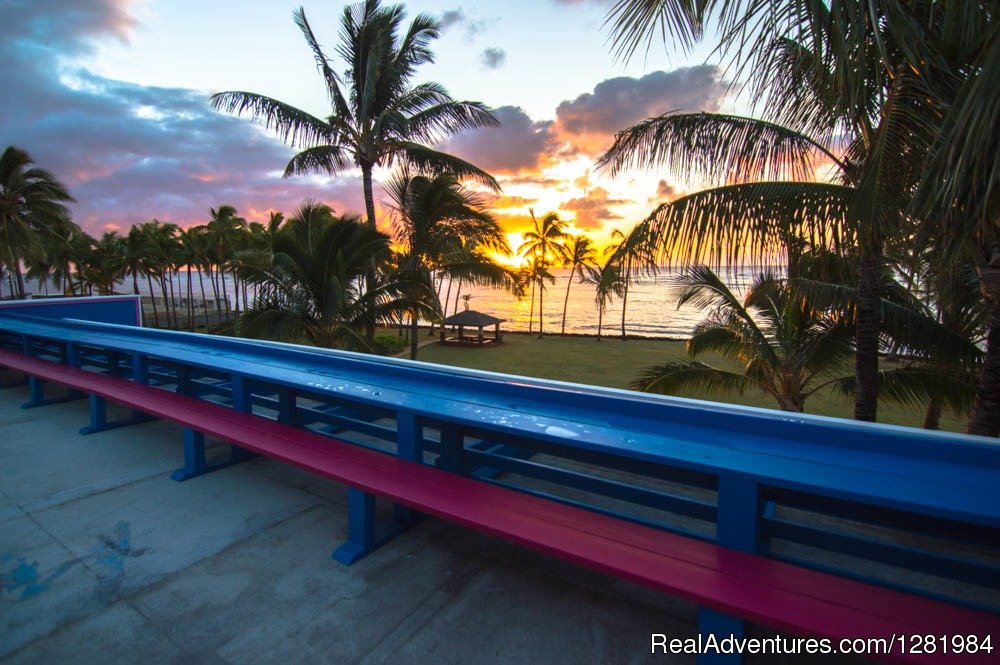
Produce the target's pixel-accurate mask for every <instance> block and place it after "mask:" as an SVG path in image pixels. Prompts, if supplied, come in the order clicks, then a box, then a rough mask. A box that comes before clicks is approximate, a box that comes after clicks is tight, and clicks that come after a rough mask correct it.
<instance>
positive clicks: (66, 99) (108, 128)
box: [0, 0, 363, 233]
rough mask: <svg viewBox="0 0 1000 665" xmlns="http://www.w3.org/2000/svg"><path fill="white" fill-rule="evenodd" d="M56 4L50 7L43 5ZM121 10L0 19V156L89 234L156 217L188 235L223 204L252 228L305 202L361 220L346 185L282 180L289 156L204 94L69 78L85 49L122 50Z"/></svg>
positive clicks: (22, 12)
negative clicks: (6, 153)
mask: <svg viewBox="0 0 1000 665" xmlns="http://www.w3.org/2000/svg"><path fill="white" fill-rule="evenodd" d="M54 4H55V5H58V6H57V7H53V5H54ZM133 24H134V21H133V20H132V18H131V17H130V16H129V15H128V13H127V11H126V10H125V3H124V2H119V1H115V0H95V1H93V2H88V3H78V2H75V1H73V0H54V1H53V2H46V3H44V6H43V3H37V4H35V3H19V4H16V5H15V6H14V7H13V8H11V7H10V6H9V5H8V6H7V7H6V8H5V9H4V10H3V15H2V16H0V56H2V58H3V61H4V62H5V63H9V64H8V66H5V67H3V68H2V69H0V89H3V90H4V91H5V92H6V93H7V94H5V95H3V97H0V118H2V122H0V149H2V147H5V146H7V145H17V146H18V147H21V148H23V149H25V150H27V151H28V152H29V153H31V154H32V156H33V157H34V158H35V161H36V162H37V163H38V164H39V165H40V166H41V167H43V168H46V169H49V170H50V171H52V172H53V173H55V174H56V176H57V177H58V178H60V179H61V180H62V181H63V182H64V183H65V184H66V185H67V186H68V187H69V189H70V191H71V193H72V194H73V196H74V197H75V198H76V199H77V203H76V204H74V205H72V206H71V210H72V212H73V214H74V219H75V220H76V221H77V222H78V223H79V224H81V225H82V226H83V227H84V228H85V229H87V230H88V231H89V232H90V233H99V232H101V231H102V230H103V229H104V228H105V227H108V226H110V227H118V228H125V227H127V226H129V225H130V224H132V223H134V222H139V221H145V220H148V219H150V218H153V217H156V218H158V219H161V220H163V221H171V222H176V223H180V224H184V225H186V224H189V223H195V222H201V221H204V220H205V219H206V218H207V215H208V209H209V208H210V207H217V206H219V205H221V204H227V203H228V204H232V205H235V206H237V207H238V208H239V210H240V212H241V213H243V214H244V215H247V216H250V217H251V218H262V217H264V216H265V215H266V212H267V211H268V210H273V209H278V210H284V211H286V212H291V211H292V210H293V209H294V208H295V207H297V206H298V205H299V204H300V203H301V202H302V201H303V200H304V199H305V198H307V197H315V198H317V199H319V200H321V201H324V202H327V203H329V204H330V205H331V206H333V207H334V209H335V210H337V211H339V212H347V211H352V210H353V211H356V210H362V209H363V201H362V197H361V187H360V184H359V182H358V180H359V179H357V178H350V177H339V178H336V179H326V178H318V177H310V178H301V177H300V178H293V179H288V180H284V179H282V178H281V177H280V172H281V171H282V170H283V169H284V166H285V164H286V163H287V161H288V159H289V157H290V156H291V155H292V150H291V149H290V148H288V147H286V146H284V145H282V144H281V143H280V142H278V141H277V139H274V138H272V137H270V136H268V135H266V134H265V133H264V132H263V131H262V130H261V129H260V128H259V127H256V126H255V125H253V124H252V123H250V122H248V121H246V120H242V119H239V118H234V117H230V116H225V115H222V114H219V113H216V112H215V111H214V110H212V108H211V107H210V106H209V103H208V96H209V95H208V93H207V92H204V91H200V90H191V89H185V88H162V87H150V86H142V85H137V84H133V83H126V82H122V81H115V80H112V79H107V78H103V77H100V76H96V75H94V74H92V73H90V72H88V71H86V70H82V69H76V70H73V69H68V68H67V67H66V66H65V64H64V62H65V61H64V58H66V57H67V56H71V55H76V54H80V53H85V52H87V51H88V50H89V49H90V45H91V44H92V43H93V41H94V40H96V39H100V38H106V37H109V36H111V37H116V38H119V39H127V36H128V32H129V30H130V29H131V28H132V26H133Z"/></svg>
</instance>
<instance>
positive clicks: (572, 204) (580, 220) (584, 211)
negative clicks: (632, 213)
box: [559, 187, 631, 229]
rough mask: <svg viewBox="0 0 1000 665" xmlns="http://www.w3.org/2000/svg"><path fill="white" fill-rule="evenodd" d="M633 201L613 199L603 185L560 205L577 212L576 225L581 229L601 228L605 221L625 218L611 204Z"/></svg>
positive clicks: (561, 207)
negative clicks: (612, 208)
mask: <svg viewBox="0 0 1000 665" xmlns="http://www.w3.org/2000/svg"><path fill="white" fill-rule="evenodd" d="M626 203H631V201H627V200H626V199H612V198H609V196H608V191H607V190H606V189H604V188H603V187H594V188H593V189H591V190H588V191H587V193H586V194H584V195H583V196H582V197H580V198H576V199H570V200H569V201H566V202H565V203H563V204H561V205H560V206H559V209H560V210H568V211H570V212H573V213H575V214H576V226H577V227H578V228H581V229H599V228H601V227H602V226H603V225H604V222H608V221H611V220H613V219H623V217H622V216H621V215H619V214H618V213H616V212H614V211H613V210H611V206H618V205H624V204H626Z"/></svg>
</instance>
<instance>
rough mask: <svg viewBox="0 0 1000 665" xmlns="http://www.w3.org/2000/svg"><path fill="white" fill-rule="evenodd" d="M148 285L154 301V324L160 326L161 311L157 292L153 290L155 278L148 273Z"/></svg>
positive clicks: (150, 296)
mask: <svg viewBox="0 0 1000 665" xmlns="http://www.w3.org/2000/svg"><path fill="white" fill-rule="evenodd" d="M146 285H147V286H148V287H149V299H150V300H152V301H153V325H154V326H156V327H157V328H159V327H160V312H159V310H158V309H157V307H156V292H155V291H153V278H152V277H151V276H150V275H149V273H146Z"/></svg>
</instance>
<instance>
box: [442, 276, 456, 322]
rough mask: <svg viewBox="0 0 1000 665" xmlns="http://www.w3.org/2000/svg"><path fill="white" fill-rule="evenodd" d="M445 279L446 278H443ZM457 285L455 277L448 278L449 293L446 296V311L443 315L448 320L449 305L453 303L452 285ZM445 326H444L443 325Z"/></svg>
mask: <svg viewBox="0 0 1000 665" xmlns="http://www.w3.org/2000/svg"><path fill="white" fill-rule="evenodd" d="M442 279H444V278H442ZM454 283H455V278H454V277H448V292H447V293H445V294H444V311H443V312H442V314H443V315H444V318H446V319H447V318H448V303H450V302H451V285H452V284H454ZM442 325H443V324H442Z"/></svg>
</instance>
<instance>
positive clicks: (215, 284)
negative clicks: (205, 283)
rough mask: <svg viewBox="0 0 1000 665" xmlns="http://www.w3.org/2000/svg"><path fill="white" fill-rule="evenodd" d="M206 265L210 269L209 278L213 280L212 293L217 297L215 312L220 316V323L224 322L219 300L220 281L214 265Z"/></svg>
mask: <svg viewBox="0 0 1000 665" xmlns="http://www.w3.org/2000/svg"><path fill="white" fill-rule="evenodd" d="M206 267H207V269H208V278H209V279H210V280H211V281H212V295H213V296H214V297H215V313H216V314H217V315H218V317H219V323H222V303H220V302H219V282H218V280H216V279H215V270H213V269H212V266H211V265H207V266H206ZM206 309H207V308H206Z"/></svg>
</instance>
